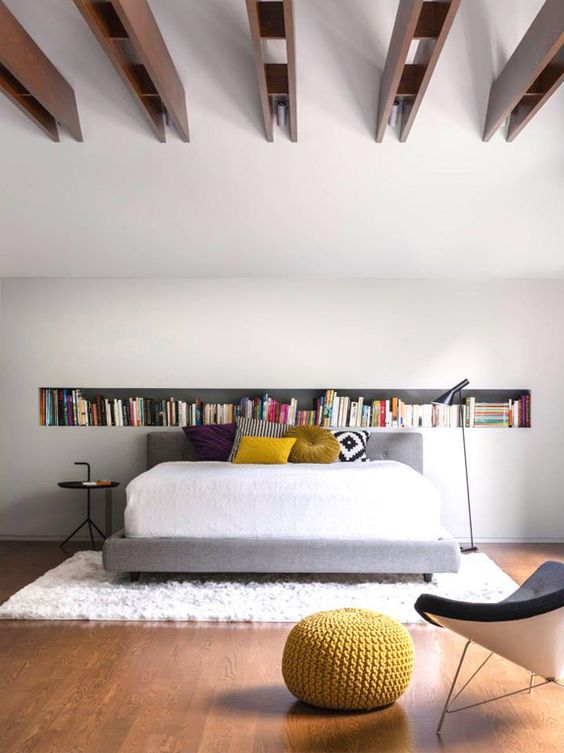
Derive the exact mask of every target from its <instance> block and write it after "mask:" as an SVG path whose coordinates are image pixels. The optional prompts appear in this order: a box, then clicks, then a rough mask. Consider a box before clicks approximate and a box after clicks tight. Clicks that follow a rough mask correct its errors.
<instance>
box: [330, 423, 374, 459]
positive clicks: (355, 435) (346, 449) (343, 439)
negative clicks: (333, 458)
mask: <svg viewBox="0 0 564 753" xmlns="http://www.w3.org/2000/svg"><path fill="white" fill-rule="evenodd" d="M333 434H334V435H335V437H336V439H337V441H338V442H339V445H340V447H341V451H340V452H339V461H340V462H341V463H368V462H369V458H367V457H366V443H367V442H368V438H369V437H370V432H369V431H345V430H343V431H334V432H333Z"/></svg>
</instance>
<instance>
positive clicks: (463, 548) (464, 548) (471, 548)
mask: <svg viewBox="0 0 564 753" xmlns="http://www.w3.org/2000/svg"><path fill="white" fill-rule="evenodd" d="M460 551H461V552H462V554H468V552H477V551H479V550H478V547H477V546H463V545H462V544H461V545H460Z"/></svg>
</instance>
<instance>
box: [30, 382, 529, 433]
mask: <svg viewBox="0 0 564 753" xmlns="http://www.w3.org/2000/svg"><path fill="white" fill-rule="evenodd" d="M444 391H445V388H444V387H442V388H441V387H438V388H437V389H408V390H405V389H403V390H394V389H344V388H343V389H329V390H324V389H291V388H288V389H272V390H268V389H219V388H217V389H209V388H205V389H196V388H185V389H176V388H174V389H172V388H171V389H160V388H159V389H151V388H101V387H100V388H93V387H90V388H77V387H41V388H39V421H40V425H41V426H56V427H72V426H78V427H100V426H106V427H109V426H111V427H116V428H117V427H133V428H135V427H146V426H155V427H159V426H160V427H167V426H187V425H195V424H202V423H203V424H217V423H229V422H231V421H234V420H235V419H236V418H237V417H238V416H249V417H254V418H263V419H266V420H270V421H275V422H277V423H284V424H289V425H290V424H302V425H303V424H310V425H311V424H317V425H321V426H326V427H332V428H334V427H354V428H366V429H435V428H437V429H441V428H444V429H450V428H456V427H459V426H460V420H461V411H460V408H459V406H458V405H453V406H444V405H434V404H433V403H432V400H433V399H434V398H435V397H437V396H438V395H440V394H441V393H442V392H444ZM462 400H463V406H462V414H463V420H464V425H465V426H466V427H467V428H529V427H530V426H531V393H530V390H527V389H480V390H467V391H464V392H463V393H462Z"/></svg>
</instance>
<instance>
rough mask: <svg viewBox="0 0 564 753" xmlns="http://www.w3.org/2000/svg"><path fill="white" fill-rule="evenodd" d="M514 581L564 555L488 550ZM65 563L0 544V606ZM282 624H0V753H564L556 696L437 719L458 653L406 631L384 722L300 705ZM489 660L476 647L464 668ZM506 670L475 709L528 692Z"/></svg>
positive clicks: (451, 644) (545, 548)
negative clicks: (403, 678)
mask: <svg viewBox="0 0 564 753" xmlns="http://www.w3.org/2000/svg"><path fill="white" fill-rule="evenodd" d="M483 551H486V552H487V553H488V554H489V555H490V556H491V557H493V558H494V559H495V560H496V561H497V562H498V563H499V565H500V566H501V567H503V568H504V569H505V570H506V571H507V572H509V573H510V574H511V575H512V576H513V577H514V578H515V580H517V581H522V580H523V579H524V578H526V577H527V575H529V573H530V572H532V570H534V568H535V567H536V566H537V565H538V564H540V563H541V562H542V561H544V560H545V559H560V560H563V559H564V545H495V546H493V545H489V546H484V547H483ZM61 559H62V554H61V552H60V551H59V550H58V547H57V546H56V544H43V543H0V599H1V600H3V599H5V598H7V597H8V596H9V595H10V594H11V593H13V592H14V591H16V590H17V589H19V588H21V587H22V586H23V585H25V583H27V582H30V581H31V580H33V579H34V578H36V577H37V576H38V575H40V574H41V573H42V572H44V571H45V570H47V569H49V568H50V567H53V566H55V565H56V564H57V563H58V562H60V561H61ZM290 627H291V626H289V625H286V624H284V625H249V624H210V623H165V624H163V623H88V622H65V623H62V622H58V623H57V622H17V621H4V622H0V751H1V752H2V753H282V752H284V753H348V752H349V751H350V752H353V751H354V753H421V752H423V751H424V752H425V753H427V752H428V751H429V752H435V751H436V752H439V751H448V753H470V752H471V753H492V752H495V753H521V751H522V752H523V753H537V752H539V753H562V751H564V690H561V689H559V688H557V687H553V686H548V687H546V688H542V689H539V690H537V691H535V692H534V693H533V694H532V696H529V695H527V694H523V695H518V696H514V697H513V698H510V699H506V700H503V701H499V702H496V703H493V704H491V705H488V706H483V707H481V708H477V709H472V710H470V711H467V712H463V713H461V714H457V715H455V716H451V717H449V718H447V721H446V725H445V729H444V732H443V736H442V738H441V739H438V738H437V737H436V736H435V734H434V728H435V724H436V721H437V716H438V714H439V710H440V707H441V704H442V702H443V700H444V696H445V693H446V690H447V686H448V683H449V680H450V678H451V676H452V673H453V671H454V668H455V666H456V663H457V661H458V656H459V652H460V650H461V648H462V645H463V642H462V640H461V639H459V638H457V637H456V636H453V635H451V634H449V633H447V632H446V631H443V630H439V629H434V628H432V627H430V626H412V627H411V628H410V632H411V635H412V636H413V639H414V642H415V650H416V664H415V674H414V678H413V681H412V683H411V685H410V687H409V689H408V692H407V693H406V694H405V696H404V697H403V698H402V699H401V700H400V701H399V702H398V703H396V704H394V705H393V706H391V707H389V708H387V709H384V710H382V711H378V712H372V713H362V714H351V713H330V712H325V711H322V710H316V709H312V708H308V707H306V706H305V705H303V704H300V703H297V702H295V701H294V699H293V698H292V696H290V694H289V693H288V692H287V690H286V688H285V687H284V684H283V682H282V678H281V675H280V669H279V667H280V656H281V652H282V649H283V646H284V640H285V638H286V635H287V634H288V631H289V629H290ZM480 657H483V653H482V652H481V650H480V649H478V648H474V649H473V654H472V657H471V662H470V664H469V668H475V667H477V666H478V662H479V660H480ZM527 679H528V676H527V674H526V673H525V672H524V670H522V669H519V668H517V667H515V666H514V665H511V664H509V663H508V662H505V661H503V660H501V659H495V660H492V662H490V664H489V665H488V668H487V671H486V670H484V674H483V675H481V679H480V681H479V682H477V683H476V685H475V686H474V687H473V688H472V687H470V688H469V689H468V695H467V699H468V702H469V703H472V702H474V701H478V700H482V699H484V698H486V697H487V696H488V695H496V694H499V693H503V692H506V691H509V690H511V689H514V688H517V687H522V686H523V685H524V684H526V682H527Z"/></svg>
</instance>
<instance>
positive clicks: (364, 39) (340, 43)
mask: <svg viewBox="0 0 564 753" xmlns="http://www.w3.org/2000/svg"><path fill="white" fill-rule="evenodd" d="M307 10H308V13H309V14H310V16H311V19H312V22H313V23H314V24H315V25H316V27H317V30H318V32H319V33H320V35H322V37H323V41H324V43H325V45H326V47H327V49H328V51H329V53H330V55H331V56H332V58H333V59H334V61H335V70H336V71H337V72H338V73H339V74H340V75H341V77H342V81H343V83H344V85H345V86H344V91H346V92H347V93H349V94H350V96H351V97H352V99H353V102H354V105H355V107H356V109H357V110H358V112H359V114H360V116H361V118H362V121H363V123H364V125H365V126H366V128H367V129H368V131H369V133H370V135H371V136H373V135H374V130H375V128H376V114H377V110H378V85H379V80H380V77H381V75H382V70H383V68H384V63H385V60H386V52H387V46H388V40H387V39H386V35H385V34H383V33H382V26H381V24H378V18H379V15H380V14H379V13H376V12H373V13H371V14H369V13H367V6H366V4H361V3H360V2H358V0H354V1H353V2H347V3H344V2H342V0H322V1H321V2H312V3H310V4H309V5H308V9H307ZM298 64H299V60H298ZM331 115H333V116H334V112H333V111H331Z"/></svg>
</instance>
